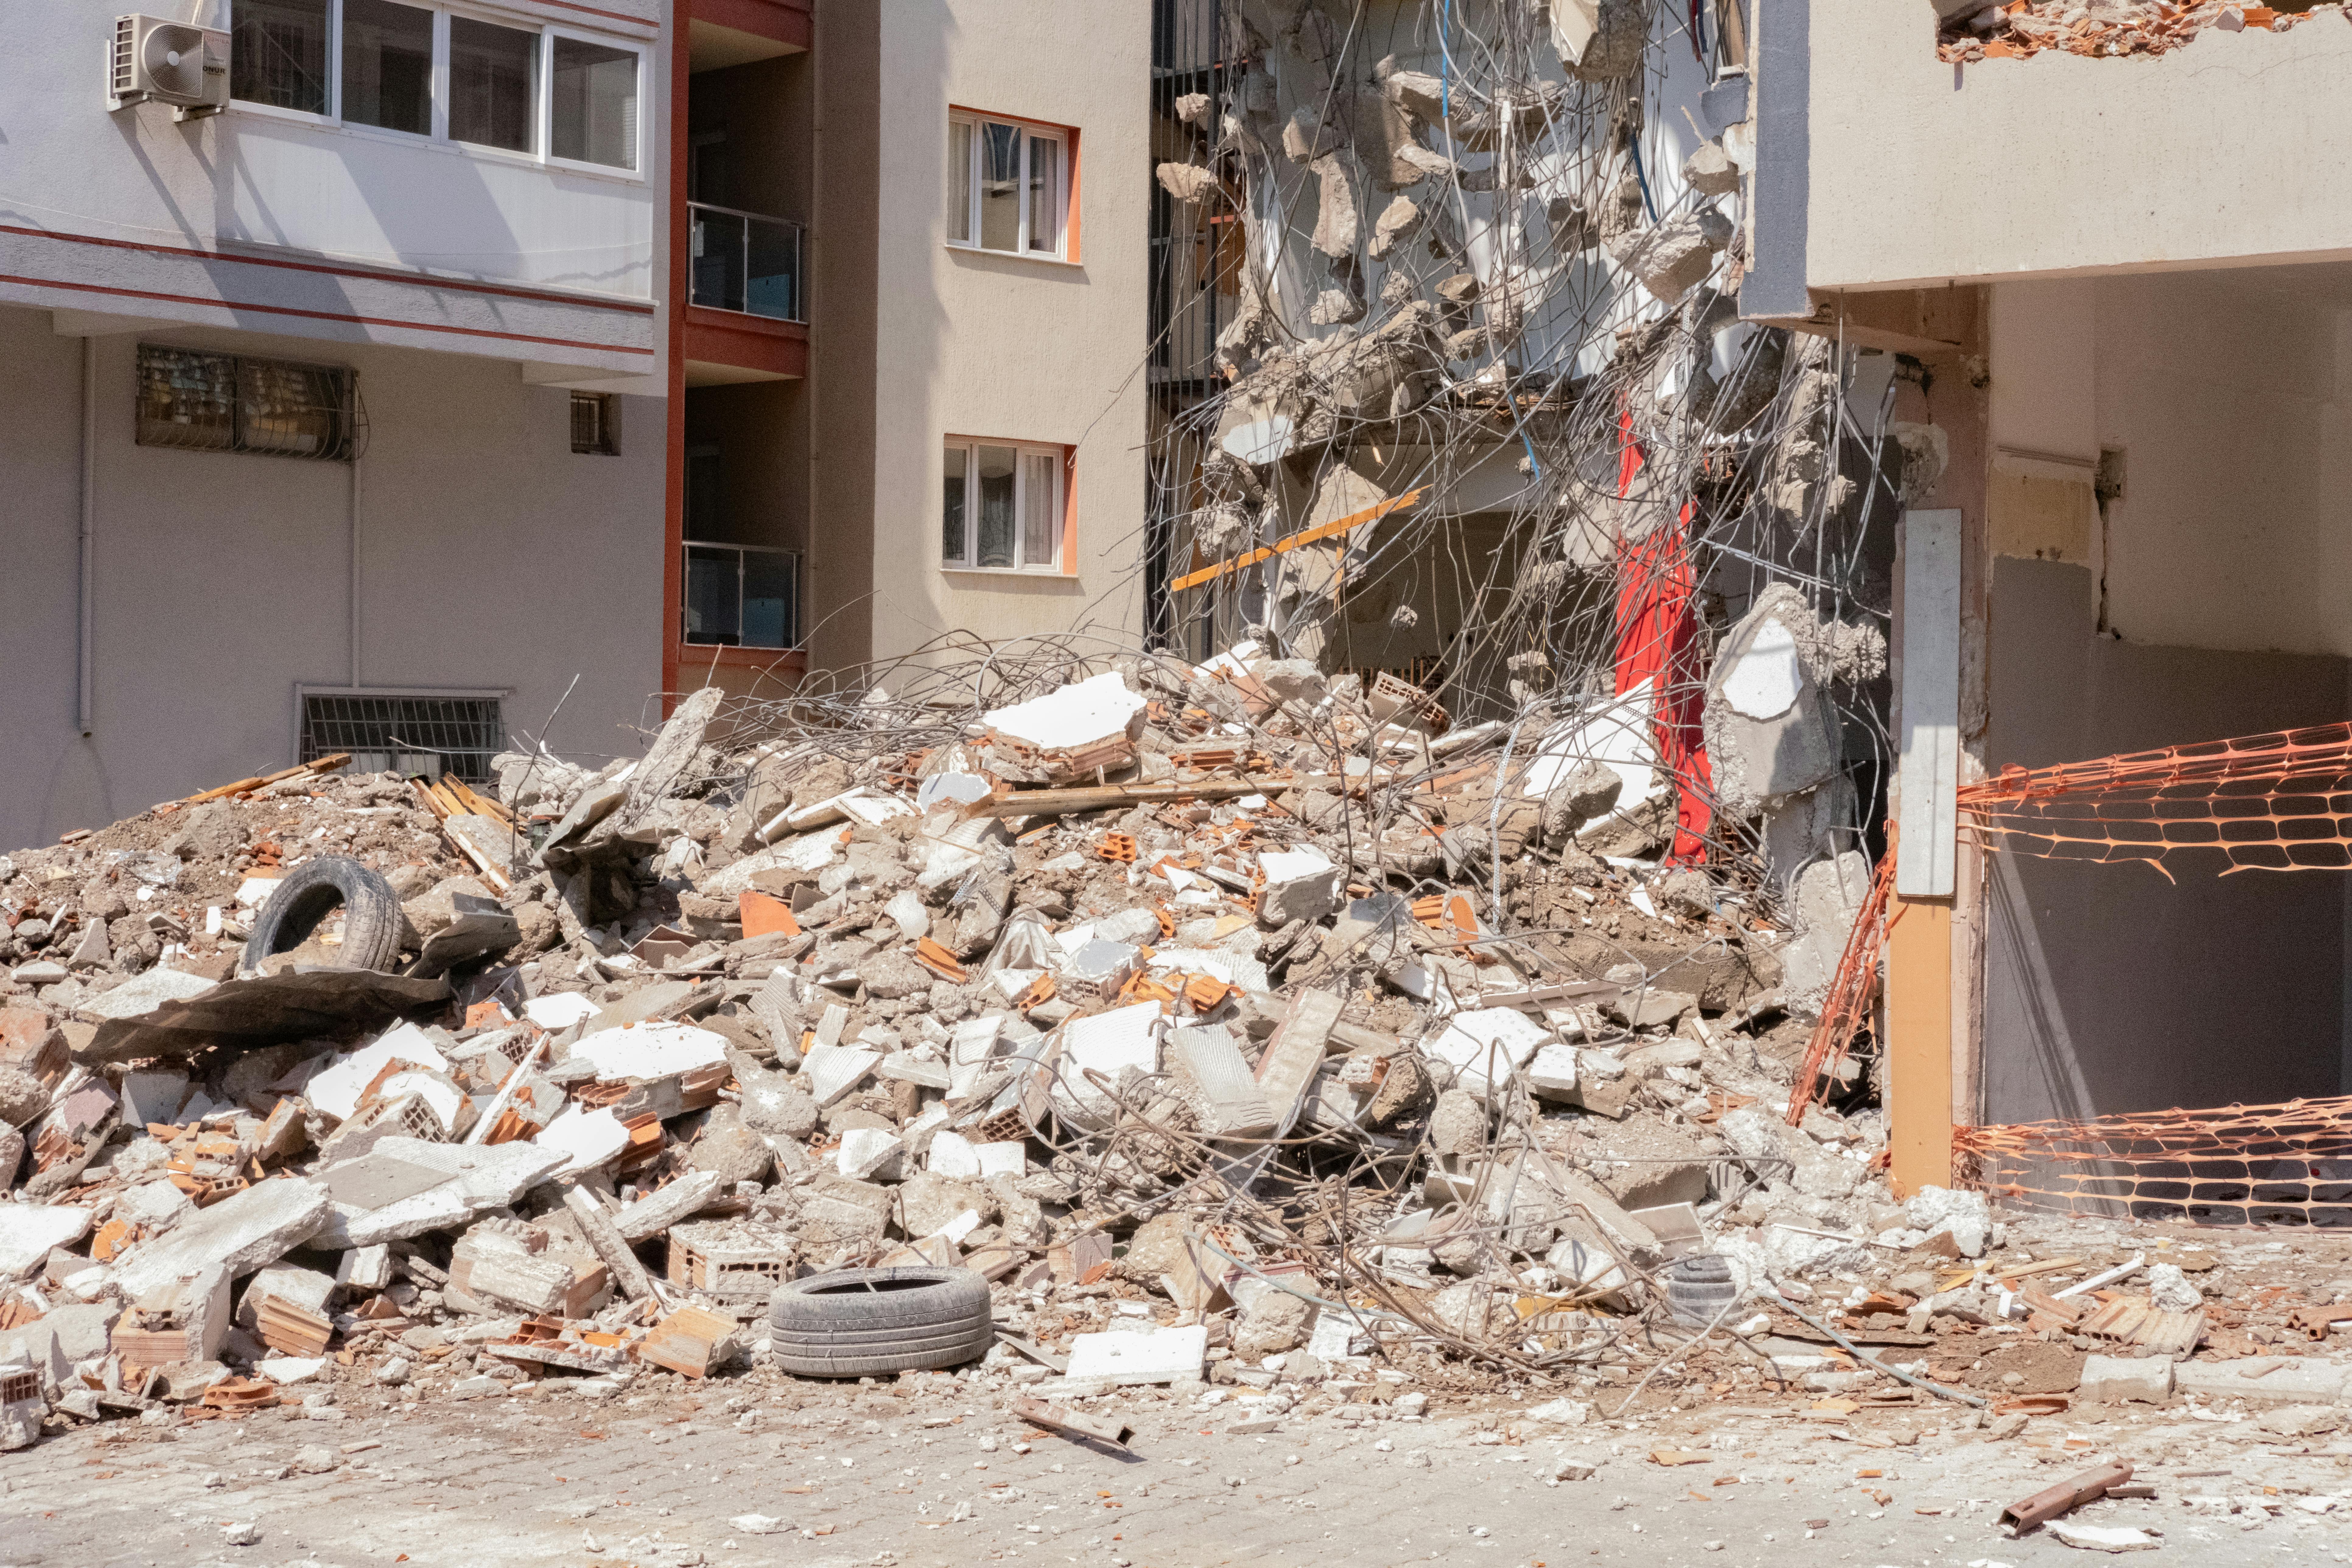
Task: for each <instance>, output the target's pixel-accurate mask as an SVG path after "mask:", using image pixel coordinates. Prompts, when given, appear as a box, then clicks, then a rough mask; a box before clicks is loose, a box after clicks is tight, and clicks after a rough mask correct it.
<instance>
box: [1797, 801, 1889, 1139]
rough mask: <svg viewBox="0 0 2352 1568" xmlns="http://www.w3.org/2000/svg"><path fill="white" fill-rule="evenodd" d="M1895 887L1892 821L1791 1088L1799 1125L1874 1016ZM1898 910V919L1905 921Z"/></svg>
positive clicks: (1847, 934) (1887, 826) (1887, 828)
mask: <svg viewBox="0 0 2352 1568" xmlns="http://www.w3.org/2000/svg"><path fill="white" fill-rule="evenodd" d="M1894 890H1895V824H1893V823H1892V822H1890V823H1888V824H1887V825H1886V853H1885V854H1884V855H1882V856H1880V857H1879V858H1878V870H1877V872H1876V874H1875V875H1874V876H1873V877H1872V878H1871V879H1870V892H1869V894H1868V896H1866V897H1865V898H1864V900H1863V901H1862V912H1861V913H1860V914H1859V915H1857V916H1855V917H1854V922H1853V930H1852V931H1848V932H1847V933H1846V938H1845V951H1844V952H1842V953H1840V954H1839V955H1838V966H1837V973H1835V974H1834V975H1832V977H1831V979H1830V990H1829V994H1828V996H1827V997H1825V998H1824V999H1823V1000H1822V1016H1821V1019H1820V1021H1819V1022H1818V1023H1816V1024H1814V1026H1813V1037H1812V1039H1811V1041H1810V1042H1808V1043H1807V1045H1806V1047H1805V1059H1804V1062H1803V1064H1802V1065H1801V1066H1800V1067H1799V1068H1797V1083H1796V1087H1795V1088H1794V1089H1790V1092H1789V1110H1788V1122H1789V1125H1790V1126H1791V1127H1794V1126H1795V1125H1796V1124H1797V1123H1798V1122H1800V1121H1803V1120H1804V1119H1805V1108H1806V1107H1808V1106H1810V1105H1811V1104H1812V1103H1813V1101H1814V1100H1815V1099H1816V1098H1817V1097H1818V1096H1819V1095H1820V1093H1821V1092H1822V1079H1825V1078H1826V1077H1828V1075H1829V1073H1830V1072H1831V1070H1832V1068H1835V1067H1836V1066H1837V1064H1838V1063H1840V1062H1842V1061H1843V1060H1845V1053H1846V1050H1847V1047H1850V1046H1852V1045H1853V1037H1854V1036H1855V1035H1856V1034H1858V1033H1859V1032H1860V1031H1861V1029H1862V1025H1863V1020H1864V1019H1865V1018H1868V1017H1869V1016H1870V1005H1871V1003H1872V1002H1873V1001H1874V999H1876V997H1877V995H1878V963H1879V959H1880V958H1881V957H1882V956H1883V955H1884V954H1885V952H1886V932H1887V930H1888V928H1889V927H1891V926H1892V925H1893V924H1894V923H1895V921H1890V920H1888V919H1887V918H1886V905H1887V901H1888V900H1889V898H1890V897H1891V896H1892V894H1893V893H1894ZM1902 918H1903V914H1902V911H1901V910H1896V911H1895V920H1901V919H1902Z"/></svg>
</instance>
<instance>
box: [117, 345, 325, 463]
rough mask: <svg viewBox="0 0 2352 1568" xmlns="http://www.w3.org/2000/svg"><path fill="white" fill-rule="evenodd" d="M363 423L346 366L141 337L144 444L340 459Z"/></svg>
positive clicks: (140, 437)
mask: <svg viewBox="0 0 2352 1568" xmlns="http://www.w3.org/2000/svg"><path fill="white" fill-rule="evenodd" d="M366 423H367V421H366V417H365V416H364V415H363V414H362V411H361V409H360V404H359V378H358V376H357V375H356V374H354V373H353V372H352V371H351V370H350V369H348V368H345V367H342V366H337V365H322V364H298V363H293V362H292V361H289V360H268V359H247V358H246V357H244V356H243V355H240V354H223V353H206V352H205V351H203V350H200V349H178V348H168V347H163V346H162V345H159V344H155V343H142V344H140V345H139V409H138V431H137V438H138V442H139V445H141V446H142V447H181V448H183V449H187V450H194V451H205V452H262V453H268V454H270V455H272V456H276V457H280V458H323V459H329V460H334V461H342V460H347V459H349V458H353V457H356V456H357V455H358V450H359V442H360V434H361V432H362V430H363V429H364V428H365V427H366Z"/></svg>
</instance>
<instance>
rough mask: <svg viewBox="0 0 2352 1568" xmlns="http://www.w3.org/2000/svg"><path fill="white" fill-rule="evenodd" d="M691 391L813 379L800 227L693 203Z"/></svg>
mask: <svg viewBox="0 0 2352 1568" xmlns="http://www.w3.org/2000/svg"><path fill="white" fill-rule="evenodd" d="M685 205H686V216H687V242H688V249H687V254H688V262H687V288H686V360H687V366H686V384H688V386H715V385H724V384H729V383H731V382H743V381H783V380H793V379H796V378H798V377H800V376H803V375H805V374H807V373H808V326H807V321H808V295H807V291H806V285H805V279H806V272H805V270H804V268H803V252H804V250H805V248H806V247H804V246H803V229H802V226H800V225H799V224H796V223H793V222H791V221H789V220H788V219H784V218H778V217H768V216H764V215H762V214H760V213H747V212H739V211H737V210H736V209H735V208H733V207H722V206H713V205H710V204H709V203H708V202H688V203H686V204H685Z"/></svg>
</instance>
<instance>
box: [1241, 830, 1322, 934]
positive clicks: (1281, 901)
mask: <svg viewBox="0 0 2352 1568" xmlns="http://www.w3.org/2000/svg"><path fill="white" fill-rule="evenodd" d="M1257 864H1258V870H1259V871H1260V873H1262V874H1263V875H1264V876H1265V887H1263V888H1261V889H1259V890H1258V902H1257V923H1258V924H1259V925H1260V926H1262V927H1264V928H1265V929H1266V930H1268V931H1276V930H1279V929H1280V928H1282V927H1283V926H1286V925H1288V924H1289V923H1290V922H1291V921H1316V920H1321V919H1322V918H1323V917H1324V916H1325V915H1328V914H1331V913H1333V912H1335V911H1336V910H1338V909H1339V890H1340V881H1341V870H1340V868H1339V867H1338V866H1335V865H1333V864H1332V863H1331V861H1330V859H1329V858H1328V857H1327V856H1325V855H1324V853H1323V852H1322V851H1321V850H1319V849H1317V848H1315V847H1312V846H1307V847H1302V848H1298V849H1291V850H1281V849H1272V850H1268V851H1266V852H1265V854H1263V855H1260V856H1259V857H1258V860H1257Z"/></svg>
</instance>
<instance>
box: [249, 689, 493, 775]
mask: <svg viewBox="0 0 2352 1568" xmlns="http://www.w3.org/2000/svg"><path fill="white" fill-rule="evenodd" d="M504 733H505V728H504V726H503V724H502V723H501V722H500V721H499V700H498V699H497V698H495V697H435V696H431V695H427V694H411V695H402V694H399V693H395V692H357V693H342V694H337V695H321V694H317V693H305V694H304V696H303V698H302V754H301V755H300V756H299V758H298V759H296V760H297V761H299V762H306V763H307V762H309V761H310V760H311V759H312V758H314V757H324V756H330V755H331V754H333V753H334V752H351V753H352V769H353V771H355V772H363V773H364V772H374V773H383V772H385V771H388V770H394V769H397V770H398V771H399V772H401V773H424V774H425V775H427V776H428V777H432V778H438V777H440V776H441V774H442V773H456V774H457V776H458V777H459V778H461V779H464V780H465V781H466V782H467V784H488V783H489V782H490V758H491V757H492V756H493V755H495V754H496V753H497V752H499V749H500V747H501V746H502V745H503V742H502V740H501V736H502V735H503V734H504Z"/></svg>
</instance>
